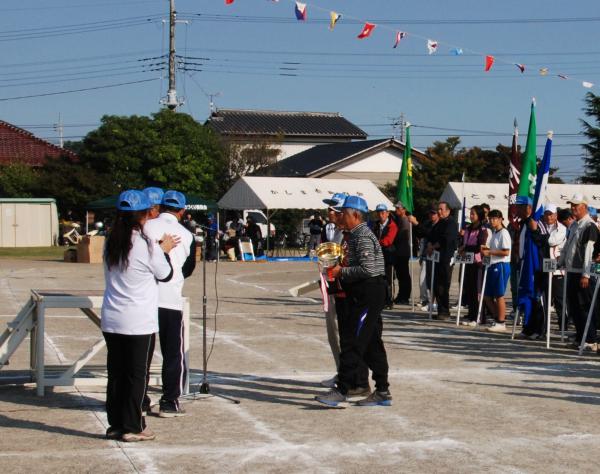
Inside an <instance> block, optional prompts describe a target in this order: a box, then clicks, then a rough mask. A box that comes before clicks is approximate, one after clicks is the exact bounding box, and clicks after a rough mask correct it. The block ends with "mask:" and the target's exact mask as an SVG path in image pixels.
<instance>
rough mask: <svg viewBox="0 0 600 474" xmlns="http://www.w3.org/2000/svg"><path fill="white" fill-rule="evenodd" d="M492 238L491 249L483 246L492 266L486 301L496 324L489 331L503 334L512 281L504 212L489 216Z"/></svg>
mask: <svg viewBox="0 0 600 474" xmlns="http://www.w3.org/2000/svg"><path fill="white" fill-rule="evenodd" d="M488 219H489V220H490V226H491V228H492V236H491V238H490V243H489V247H487V246H483V245H482V246H481V254H482V255H483V256H484V257H490V259H491V265H490V267H489V268H488V271H487V277H486V283H485V290H484V292H483V294H484V301H485V303H486V304H487V307H488V308H489V309H490V311H491V312H492V314H493V316H494V318H495V320H496V322H495V324H494V325H493V326H491V327H489V328H488V331H492V332H503V331H505V330H506V323H505V321H506V302H505V300H504V294H505V293H506V286H507V285H508V281H509V280H510V249H511V246H512V242H511V238H510V234H509V233H508V230H506V228H505V227H504V225H503V224H502V221H503V217H502V212H500V211H499V210H497V209H493V210H491V211H490V213H489V214H488Z"/></svg>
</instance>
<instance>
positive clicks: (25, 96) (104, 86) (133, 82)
mask: <svg viewBox="0 0 600 474" xmlns="http://www.w3.org/2000/svg"><path fill="white" fill-rule="evenodd" d="M158 79H159V78H158V77H155V78H152V79H142V80H139V81H130V82H119V83H117V84H106V85H103V86H95V87H85V88H82V89H71V90H67V91H59V92H44V93H41V94H30V95H22V96H15V97H0V102H5V101H9V100H20V99H30V98H33V97H47V96H52V95H62V94H72V93H75V92H86V91H94V90H99V89H109V88H112V87H120V86H127V85H130V84H141V83H144V82H151V81H156V80H158Z"/></svg>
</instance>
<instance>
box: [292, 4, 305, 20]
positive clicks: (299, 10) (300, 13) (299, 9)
mask: <svg viewBox="0 0 600 474" xmlns="http://www.w3.org/2000/svg"><path fill="white" fill-rule="evenodd" d="M294 11H295V13H296V18H297V19H298V20H300V21H306V3H300V2H296V8H295V9H294Z"/></svg>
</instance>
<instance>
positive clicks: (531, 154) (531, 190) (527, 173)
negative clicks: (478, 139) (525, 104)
mask: <svg viewBox="0 0 600 474" xmlns="http://www.w3.org/2000/svg"><path fill="white" fill-rule="evenodd" d="M536 167H537V156H536V127H535V99H534V100H533V101H532V102H531V117H530V118H529V130H528V131H527V145H525V153H524V154H523V157H522V158H521V181H520V182H519V190H518V191H517V196H526V197H529V198H531V199H533V196H534V194H535V183H536V179H537V171H536Z"/></svg>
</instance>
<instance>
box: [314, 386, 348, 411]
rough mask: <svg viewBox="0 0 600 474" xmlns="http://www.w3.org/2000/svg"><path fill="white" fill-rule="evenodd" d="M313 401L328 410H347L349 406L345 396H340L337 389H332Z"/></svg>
mask: <svg viewBox="0 0 600 474" xmlns="http://www.w3.org/2000/svg"><path fill="white" fill-rule="evenodd" d="M315 400H316V401H318V402H319V403H322V404H323V405H327V406H328V407H330V408H347V407H348V406H349V403H348V399H347V398H346V395H342V393H341V392H340V391H339V390H338V389H337V388H332V389H331V390H329V392H327V393H326V394H325V395H317V396H316V397H315Z"/></svg>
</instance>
